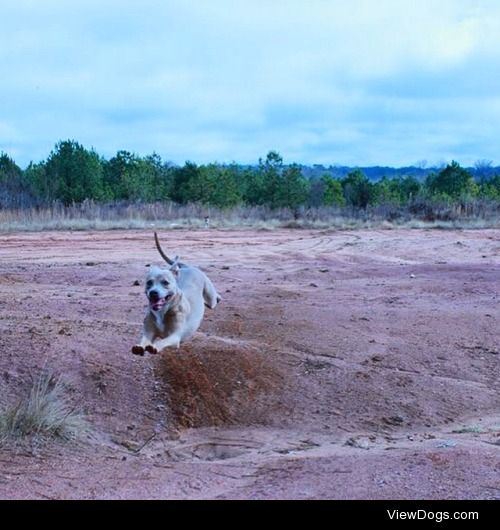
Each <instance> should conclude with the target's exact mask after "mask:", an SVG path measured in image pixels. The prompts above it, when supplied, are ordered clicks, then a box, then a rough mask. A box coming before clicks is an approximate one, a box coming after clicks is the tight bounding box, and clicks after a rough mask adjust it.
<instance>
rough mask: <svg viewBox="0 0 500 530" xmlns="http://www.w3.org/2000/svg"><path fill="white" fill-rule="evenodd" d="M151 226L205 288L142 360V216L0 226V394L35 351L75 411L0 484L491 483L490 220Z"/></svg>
mask: <svg viewBox="0 0 500 530" xmlns="http://www.w3.org/2000/svg"><path fill="white" fill-rule="evenodd" d="M161 239H162V241H163V245H164V247H165V248H166V249H168V250H169V252H170V253H171V254H179V255H181V257H182V258H183V259H184V260H185V261H188V262H190V263H193V264H197V265H199V266H201V267H202V268H203V269H204V270H205V271H207V273H208V274H209V275H210V277H211V278H212V280H213V282H214V283H215V285H216V286H217V287H218V289H219V291H220V292H221V294H222V296H223V302H222V303H221V304H220V305H219V306H218V307H217V308H216V309H215V310H214V311H208V312H207V314H206V318H205V320H204V322H203V324H202V327H201V329H200V332H199V333H198V334H197V336H196V337H195V338H194V339H192V340H191V341H190V342H188V343H186V344H185V345H183V346H181V349H180V350H178V351H165V352H163V354H161V355H159V356H151V355H150V356H147V357H142V358H141V357H135V356H133V355H131V353H130V347H131V346H132V345H133V344H134V343H135V341H136V340H137V338H138V336H139V334H140V332H141V322H142V317H143V312H144V308H145V297H144V295H143V285H142V284H143V278H144V276H145V272H146V270H147V269H146V268H145V265H146V264H149V263H158V262H159V261H160V260H159V256H158V255H157V253H156V250H155V248H154V243H153V237H152V234H151V233H150V232H146V231H142V232H141V231H137V232H135V231H114V232H75V233H68V232H52V233H36V234H31V233H23V234H8V235H0V336H1V354H0V382H1V389H2V392H1V393H2V398H4V399H7V400H8V399H14V398H15V397H16V396H21V395H22V394H23V392H26V390H27V388H28V387H29V382H30V377H32V376H36V375H37V374H38V373H39V372H40V370H42V369H51V370H53V371H55V372H56V373H59V374H61V375H62V376H63V378H64V380H65V381H66V382H67V391H68V395H69V396H70V398H71V399H72V400H73V402H74V403H75V404H79V405H81V406H82V407H83V410H84V411H85V413H86V415H87V417H88V419H89V421H90V423H91V425H92V427H93V435H92V437H91V438H90V439H88V440H84V441H83V442H82V443H80V444H78V445H68V444H63V443H59V442H57V443H50V444H48V445H46V446H43V447H41V448H38V449H36V450H34V451H32V450H27V449H26V448H25V447H23V446H22V445H21V446H19V447H18V448H12V447H4V448H3V449H0V498H4V499H5V498H7V499H11V498H53V499H60V498H65V499H67V498H86V499H90V498H100V499H102V498H118V499H121V498H168V499H186V498H190V499H195V498H222V499H227V498H230V499H235V498H238V499H261V498H265V499H268V498H303V499H325V498H326V499H414V498H418V499H491V498H496V499H498V498H500V392H499V390H500V355H499V353H500V351H499V342H500V341H499V331H498V330H499V329H500V327H499V310H498V308H499V296H500V267H499V266H500V257H499V255H500V232H499V231H495V230H477V231H437V230H433V231H430V230H429V231H425V230H394V231H388V230H387V231H383V230H380V231H378V230H371V231H368V230H364V231H352V232H350V231H306V230H303V231H300V230H277V231H193V232H190V231H171V232H166V231H163V232H162V233H161ZM136 280H139V281H140V285H134V282H135V281H136Z"/></svg>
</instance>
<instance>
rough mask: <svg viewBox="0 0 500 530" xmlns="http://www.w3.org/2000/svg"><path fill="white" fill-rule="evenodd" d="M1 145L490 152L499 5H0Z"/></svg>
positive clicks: (449, 0)
mask: <svg viewBox="0 0 500 530" xmlns="http://www.w3.org/2000/svg"><path fill="white" fill-rule="evenodd" d="M1 17H2V21H3V24H2V25H3V31H2V33H1V34H0V72H2V83H1V84H0V150H5V151H7V152H9V153H12V154H13V155H15V157H16V159H17V160H18V161H19V162H20V163H22V164H26V163H27V162H29V160H31V159H33V160H37V159H41V158H44V157H45V156H47V154H48V152H49V151H50V149H51V148H52V147H53V145H54V143H55V142H56V141H57V140H59V139H63V138H75V139H78V140H79V141H81V142H82V143H84V144H85V145H89V146H90V145H92V146H94V147H95V148H96V149H97V150H98V151H99V152H101V153H103V154H105V155H106V156H111V155H112V154H114V152H115V151H116V150H117V149H121V148H124V149H129V150H133V151H137V152H140V153H142V154H146V153H149V152H152V151H153V150H154V151H156V152H158V153H160V154H161V155H162V156H163V157H164V158H166V159H171V160H174V161H176V162H183V161H184V160H185V159H191V160H195V161H199V162H208V161H212V160H219V161H230V160H237V161H241V162H254V161H256V160H257V159H258V157H259V156H263V155H265V153H266V152H267V151H268V150H269V149H272V148H274V149H278V150H280V152H281V153H282V154H283V155H284V157H285V159H286V160H289V161H292V160H294V161H297V162H307V163H314V162H320V163H350V164H359V165H365V164H395V165H399V164H408V163H412V162H414V161H415V160H418V159H422V158H426V159H429V160H432V159H434V158H435V159H436V160H437V159H442V158H443V157H446V158H448V157H450V158H456V159H458V160H460V161H463V162H464V163H472V161H473V160H475V159H477V158H490V159H497V155H496V145H497V144H498V133H499V129H498V127H499V126H498V123H500V109H499V104H498V101H499V98H500V90H499V89H500V74H498V73H497V70H498V69H497V64H498V60H499V59H500V57H499V55H500V47H499V46H498V37H497V35H499V34H500V5H499V4H498V2H496V1H493V0H491V1H489V0H483V1H481V0H479V1H477V2H469V1H465V0H440V2H435V1H434V0H420V1H419V2H415V1H410V0H383V1H382V0H381V1H380V2H373V1H371V0H370V1H368V0H353V1H351V2H343V1H334V0H311V1H309V2H304V1H302V0H286V1H285V0H273V2H269V1H267V0H253V1H252V2H249V1H247V0H232V1H230V0H211V1H210V2H206V1H204V0H165V1H159V0H158V1H153V0H145V1H143V2H132V1H130V0H129V1H127V0H124V1H118V0H108V1H107V2H97V1H95V0H87V1H85V2H83V1H82V0H78V1H75V2H71V3H67V2H62V1H56V0H48V1H46V2H43V3H41V2H35V1H28V0H17V1H16V2H14V1H13V0H12V1H10V0H8V1H6V2H3V3H2V7H1Z"/></svg>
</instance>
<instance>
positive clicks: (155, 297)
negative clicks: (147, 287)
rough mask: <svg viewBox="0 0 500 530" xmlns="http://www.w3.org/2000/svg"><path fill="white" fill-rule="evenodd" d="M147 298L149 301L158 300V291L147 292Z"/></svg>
mask: <svg viewBox="0 0 500 530" xmlns="http://www.w3.org/2000/svg"><path fill="white" fill-rule="evenodd" d="M148 296H149V299H150V300H158V298H160V294H159V293H158V291H155V290H154V289H153V290H151V291H149V294H148Z"/></svg>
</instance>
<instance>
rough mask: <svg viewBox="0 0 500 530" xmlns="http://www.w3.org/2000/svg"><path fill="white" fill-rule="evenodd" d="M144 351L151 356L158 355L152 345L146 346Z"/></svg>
mask: <svg viewBox="0 0 500 530" xmlns="http://www.w3.org/2000/svg"><path fill="white" fill-rule="evenodd" d="M146 351H147V352H149V353H151V354H153V355H156V354H157V353H158V350H157V349H156V348H155V347H154V346H153V345H152V344H148V345H147V346H146Z"/></svg>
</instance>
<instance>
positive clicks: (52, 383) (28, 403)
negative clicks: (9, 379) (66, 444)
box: [0, 373, 89, 442]
mask: <svg viewBox="0 0 500 530" xmlns="http://www.w3.org/2000/svg"><path fill="white" fill-rule="evenodd" d="M88 433H89V426H88V424H87V422H86V421H85V419H84V417H83V415H82V414H81V413H80V412H78V411H77V410H75V408H74V407H72V406H71V405H70V404H69V403H68V401H67V399H66V398H65V396H64V385H63V383H62V382H61V379H60V378H59V377H57V376H55V375H54V374H51V373H43V374H41V375H40V376H39V377H38V378H36V379H35V380H34V381H33V385H32V387H31V388H30V391H29V393H28V395H27V396H26V397H24V398H23V399H21V400H19V401H18V402H17V403H15V404H11V405H7V406H5V407H2V408H1V409H0V442H12V441H17V440H21V439H37V440H38V439H49V438H57V439H60V440H65V441H68V440H77V439H80V438H81V437H83V436H84V435H86V434H88Z"/></svg>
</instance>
